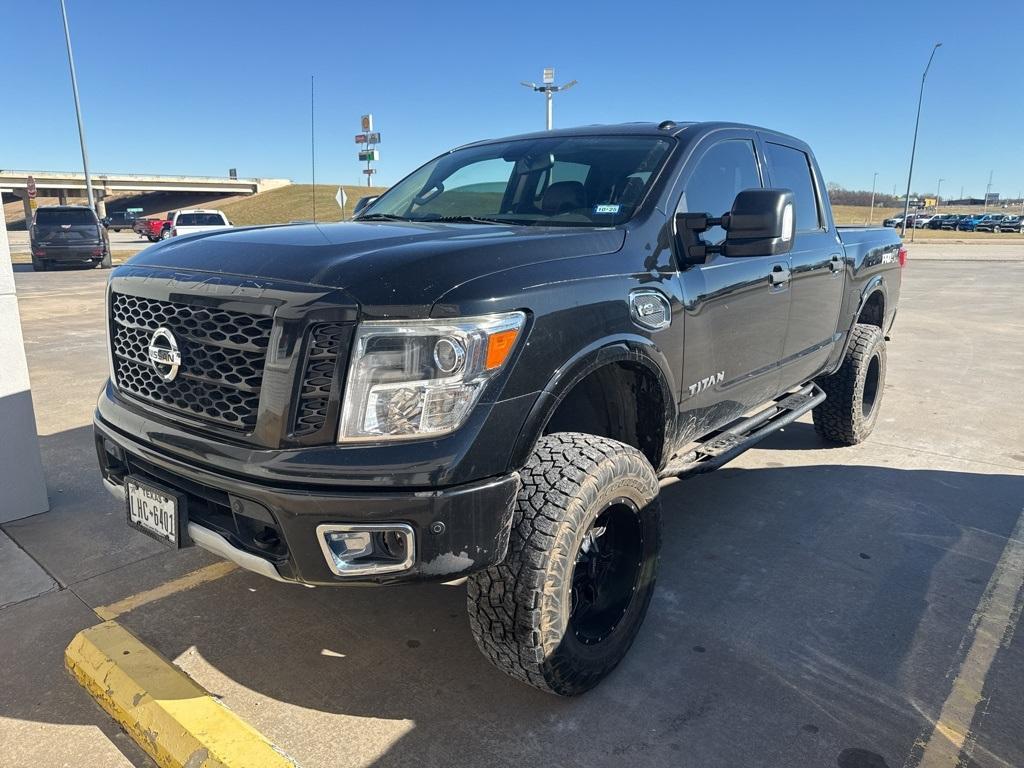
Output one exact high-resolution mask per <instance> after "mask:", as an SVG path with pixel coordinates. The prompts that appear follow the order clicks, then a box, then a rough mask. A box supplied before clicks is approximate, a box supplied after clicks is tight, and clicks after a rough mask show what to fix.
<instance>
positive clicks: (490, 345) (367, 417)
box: [338, 312, 526, 442]
mask: <svg viewBox="0 0 1024 768" xmlns="http://www.w3.org/2000/svg"><path fill="white" fill-rule="evenodd" d="M525 322H526V315H525V314H524V313H522V312H507V313H505V314H500V315H484V316H482V317H466V318H457V319H452V320H380V321H371V322H366V323H361V324H360V325H359V328H358V330H357V331H356V336H355V341H354V343H353V345H352V358H351V361H350V362H349V369H348V382H347V384H346V385H345V402H344V407H343V408H342V415H341V426H340V428H339V430H338V441H339V442H350V441H369V440H402V439H410V438H422V437H436V436H439V435H446V434H448V433H449V432H453V431H455V430H456V429H458V428H459V427H460V426H462V424H463V422H464V421H465V420H466V417H467V416H469V413H470V411H471V410H472V409H473V406H474V405H475V404H476V401H477V399H478V398H479V397H480V393H481V392H483V389H484V386H485V385H486V384H487V381H488V380H489V379H491V378H492V377H493V376H494V375H495V374H497V373H498V371H500V370H501V369H502V367H503V366H504V365H505V362H506V361H507V360H508V358H509V356H510V355H511V353H512V349H513V348H514V347H515V343H516V341H517V339H518V338H519V334H520V332H521V331H522V329H523V324H524V323H525Z"/></svg>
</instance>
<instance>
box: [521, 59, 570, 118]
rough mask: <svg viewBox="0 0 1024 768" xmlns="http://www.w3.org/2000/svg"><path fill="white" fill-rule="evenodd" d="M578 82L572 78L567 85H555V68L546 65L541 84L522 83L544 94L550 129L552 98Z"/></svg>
mask: <svg viewBox="0 0 1024 768" xmlns="http://www.w3.org/2000/svg"><path fill="white" fill-rule="evenodd" d="M576 84H577V81H576V80H570V81H569V82H568V83H566V84H565V85H555V68H554V67H545V68H544V82H542V83H541V84H540V85H537V84H536V83H528V82H526V81H525V80H523V81H522V82H521V83H520V85H523V86H526V87H527V88H529V89H530V90H532V91H536V92H537V93H543V94H544V100H545V101H546V102H547V128H548V130H549V131H550V130H551V126H552V117H551V107H552V102H553V101H554V99H553V98H552V97H553V96H554V95H555V94H556V93H558V92H560V91H567V90H569V89H570V88H572V87H573V86H574V85H576Z"/></svg>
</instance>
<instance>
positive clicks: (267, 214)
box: [210, 184, 385, 227]
mask: <svg viewBox="0 0 1024 768" xmlns="http://www.w3.org/2000/svg"><path fill="white" fill-rule="evenodd" d="M344 189H345V194H346V195H348V204H347V205H346V206H345V215H344V217H345V218H346V219H348V218H350V217H351V216H352V207H353V206H354V205H355V204H356V201H357V200H358V199H359V198H360V197H364V196H366V195H379V194H380V193H381V192H383V191H384V189H385V187H354V186H349V185H347V184H346V185H344ZM337 192H338V187H337V186H336V185H333V184H317V185H316V220H317V221H341V220H342V211H341V208H339V207H338V203H337V202H335V200H334V196H335V194H337ZM210 207H211V208H218V209H220V210H222V211H224V213H225V214H227V217H228V218H229V219H230V220H231V223H232V224H234V225H235V226H236V227H247V226H250V225H253V224H284V223H287V222H289V221H312V219H313V185H312V184H290V185H289V186H287V187H281V188H279V189H272V190H270V191H269V192H262V193H260V194H258V195H253V196H252V197H242V198H237V199H234V200H231V201H230V202H226V203H223V204H221V205H211V206H210Z"/></svg>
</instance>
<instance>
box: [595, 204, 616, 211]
mask: <svg viewBox="0 0 1024 768" xmlns="http://www.w3.org/2000/svg"><path fill="white" fill-rule="evenodd" d="M621 207H622V206H621V205H612V204H610V203H605V204H604V205H595V206H594V213H618V212H619V209H620V208H621Z"/></svg>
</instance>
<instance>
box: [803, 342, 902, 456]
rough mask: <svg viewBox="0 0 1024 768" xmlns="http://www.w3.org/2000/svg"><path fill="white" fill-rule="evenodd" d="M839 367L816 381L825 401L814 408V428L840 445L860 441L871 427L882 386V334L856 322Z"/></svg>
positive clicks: (883, 362) (872, 428) (872, 426)
mask: <svg viewBox="0 0 1024 768" xmlns="http://www.w3.org/2000/svg"><path fill="white" fill-rule="evenodd" d="M850 333H851V336H852V338H851V339H850V346H849V347H847V349H846V357H845V358H844V359H843V364H842V365H841V366H840V367H839V370H838V371H836V372H835V373H833V374H832V375H831V376H827V377H826V378H824V379H820V380H819V381H818V385H819V386H820V387H821V388H822V389H823V390H824V391H825V395H826V398H825V401H824V402H823V403H821V405H819V406H818V407H817V408H815V409H814V414H813V415H814V428H815V430H817V432H818V434H819V435H821V436H822V437H824V438H825V439H826V440H830V441H832V442H834V443H840V444H842V445H856V444H857V443H861V442H864V440H866V439H867V438H868V435H870V434H871V432H872V430H874V428H875V424H876V423H877V421H878V412H879V410H880V409H881V404H882V391H883V390H884V388H885V336H884V335H883V334H882V329H881V328H879V327H878V326H875V325H865V324H863V323H858V324H857V325H855V326H853V330H852V331H851V332H850Z"/></svg>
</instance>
